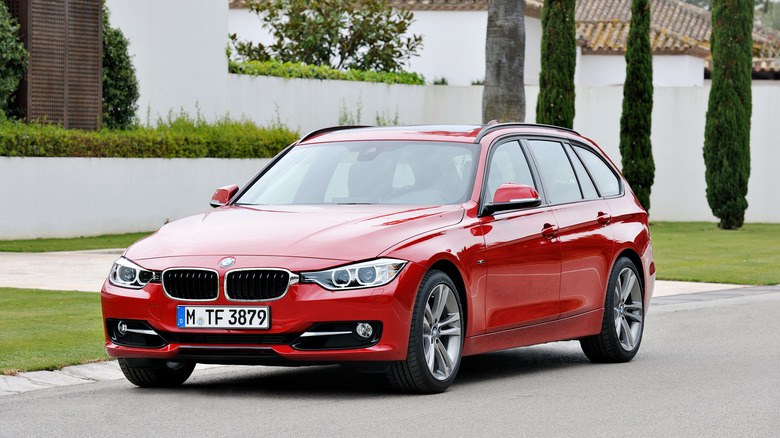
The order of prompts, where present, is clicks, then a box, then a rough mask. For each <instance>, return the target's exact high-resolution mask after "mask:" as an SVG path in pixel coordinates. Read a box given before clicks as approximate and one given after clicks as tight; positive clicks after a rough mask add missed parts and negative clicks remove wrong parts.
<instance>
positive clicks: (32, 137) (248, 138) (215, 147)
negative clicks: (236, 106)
mask: <svg viewBox="0 0 780 438" xmlns="http://www.w3.org/2000/svg"><path fill="white" fill-rule="evenodd" d="M297 139H298V133H297V132H293V131H290V130H289V129H287V128H285V127H284V126H281V125H278V124H277V125H273V126H271V127H268V128H258V127H257V126H255V125H254V124H253V123H252V122H249V121H234V120H230V119H223V120H221V121H218V122H216V123H212V124H207V123H205V122H203V121H200V120H199V121H194V120H192V119H189V118H182V119H177V120H174V121H170V122H168V123H167V124H161V125H158V127H156V128H151V127H138V128H134V129H129V130H107V129H104V130H102V131H99V132H88V131H79V130H66V129H63V128H60V127H58V126H50V125H40V124H31V125H26V124H23V123H17V122H10V121H2V120H0V156H8V157H117V158H204V157H214V158H270V157H273V156H274V155H276V154H277V153H278V152H279V151H281V150H282V149H283V148H285V147H286V146H288V145H289V144H291V143H293V142H294V141H296V140H297Z"/></svg>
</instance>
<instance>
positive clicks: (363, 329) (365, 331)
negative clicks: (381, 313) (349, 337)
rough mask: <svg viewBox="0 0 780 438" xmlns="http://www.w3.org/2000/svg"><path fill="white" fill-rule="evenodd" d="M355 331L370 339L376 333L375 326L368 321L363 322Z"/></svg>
mask: <svg viewBox="0 0 780 438" xmlns="http://www.w3.org/2000/svg"><path fill="white" fill-rule="evenodd" d="M355 333H357V334H358V336H360V337H361V338H363V339H368V338H370V337H371V335H373V334H374V328H373V327H371V324H369V323H367V322H361V323H359V324H358V325H357V327H355Z"/></svg>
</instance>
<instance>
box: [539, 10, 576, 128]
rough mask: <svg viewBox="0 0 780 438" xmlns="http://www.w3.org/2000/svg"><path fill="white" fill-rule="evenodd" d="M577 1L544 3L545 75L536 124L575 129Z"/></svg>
mask: <svg viewBox="0 0 780 438" xmlns="http://www.w3.org/2000/svg"><path fill="white" fill-rule="evenodd" d="M574 3H575V0H544V6H543V7H542V71H541V72H540V73H539V99H538V100H537V101H536V122H537V123H545V124H548V125H557V126H563V127H565V128H572V127H573V126H574V67H575V65H576V63H577V36H576V33H577V27H576V24H575V22H574Z"/></svg>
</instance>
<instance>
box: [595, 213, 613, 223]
mask: <svg viewBox="0 0 780 438" xmlns="http://www.w3.org/2000/svg"><path fill="white" fill-rule="evenodd" d="M596 221H597V222H598V223H600V224H601V225H604V226H606V225H608V224H609V223H610V222H612V216H610V215H609V213H604V212H603V211H600V212H599V213H598V216H597V217H596Z"/></svg>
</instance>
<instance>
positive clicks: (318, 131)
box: [295, 125, 370, 144]
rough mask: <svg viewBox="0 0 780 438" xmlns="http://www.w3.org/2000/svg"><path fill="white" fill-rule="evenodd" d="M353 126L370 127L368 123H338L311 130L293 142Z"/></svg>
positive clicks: (352, 127)
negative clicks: (337, 124) (338, 124)
mask: <svg viewBox="0 0 780 438" xmlns="http://www.w3.org/2000/svg"><path fill="white" fill-rule="evenodd" d="M355 128H370V126H368V125H340V126H331V127H329V128H322V129H317V130H315V131H312V132H310V133H308V134H306V135H304V136H303V137H301V139H300V140H298V141H297V142H295V144H299V143H301V142H304V141H306V140H308V139H310V138H312V137H315V136H317V135H320V134H326V133H328V132H334V131H341V130H344V129H355Z"/></svg>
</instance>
